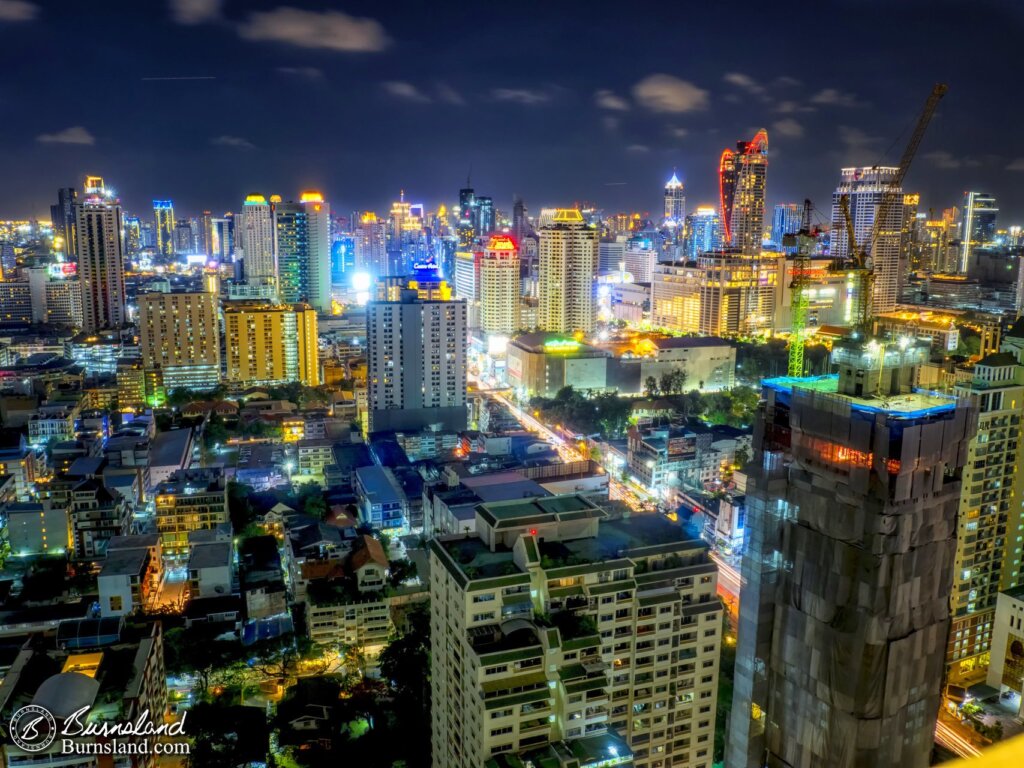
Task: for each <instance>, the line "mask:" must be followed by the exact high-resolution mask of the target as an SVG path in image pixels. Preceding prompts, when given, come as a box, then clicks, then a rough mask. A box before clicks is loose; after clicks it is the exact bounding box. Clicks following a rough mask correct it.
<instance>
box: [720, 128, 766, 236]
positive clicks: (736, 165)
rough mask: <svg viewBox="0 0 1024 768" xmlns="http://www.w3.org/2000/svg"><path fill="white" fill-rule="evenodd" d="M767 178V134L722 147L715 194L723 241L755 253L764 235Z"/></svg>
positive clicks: (761, 131) (758, 134)
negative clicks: (723, 149) (719, 204)
mask: <svg viewBox="0 0 1024 768" xmlns="http://www.w3.org/2000/svg"><path fill="white" fill-rule="evenodd" d="M767 177H768V133H767V131H765V130H764V129H763V128H762V129H761V130H760V131H758V132H757V133H756V134H755V135H754V138H753V139H752V140H751V141H740V142H737V144H736V151H735V152H734V151H733V150H731V149H726V150H725V151H724V152H722V159H721V161H720V163H719V178H718V184H719V196H720V197H721V211H722V225H723V227H724V229H725V232H724V235H725V237H724V240H725V243H726V244H727V245H729V246H731V247H733V248H738V249H739V250H740V252H741V253H745V254H748V255H755V254H757V253H759V252H760V250H761V240H762V238H763V236H764V198H765V186H766V182H767Z"/></svg>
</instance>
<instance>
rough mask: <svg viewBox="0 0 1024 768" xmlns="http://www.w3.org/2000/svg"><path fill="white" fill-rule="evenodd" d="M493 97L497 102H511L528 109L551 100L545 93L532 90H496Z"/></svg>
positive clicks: (492, 93) (493, 91)
mask: <svg viewBox="0 0 1024 768" xmlns="http://www.w3.org/2000/svg"><path fill="white" fill-rule="evenodd" d="M491 96H492V97H493V98H494V99H495V100H497V101H511V102H514V103H515V104H523V105H525V106H528V107H532V106H536V105H537V104H543V103H544V102H546V101H550V100H551V97H550V96H549V95H548V94H546V93H545V92H544V91H539V90H534V89H531V88H495V89H494V90H492V91H491Z"/></svg>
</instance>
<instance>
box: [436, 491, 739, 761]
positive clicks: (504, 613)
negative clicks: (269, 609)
mask: <svg viewBox="0 0 1024 768" xmlns="http://www.w3.org/2000/svg"><path fill="white" fill-rule="evenodd" d="M472 530H473V533H468V532H463V531H457V532H455V531H453V532H452V533H450V534H448V535H440V536H435V537H433V538H431V539H430V543H429V545H428V548H429V557H430V642H431V647H432V649H433V654H432V666H431V673H430V678H431V686H432V692H433V693H432V700H433V701H434V702H435V704H434V706H433V707H432V711H431V733H432V739H431V746H432V750H433V757H434V761H433V765H434V768H481V766H495V767H497V766H502V768H504V767H506V766H536V767H537V768H541V767H543V768H548V766H550V767H551V768H555V766H559V768H561V767H563V766H564V767H566V768H567V767H568V766H577V767H584V766H585V767H586V768H612V766H620V767H621V768H627V766H629V767H632V766H636V767H637V768H641V767H642V768H654V767H655V766H662V767H663V766H667V765H671V766H673V767H674V768H711V765H712V761H713V757H712V755H713V753H714V740H715V714H716V700H717V692H718V674H719V669H718V659H719V652H720V650H721V643H722V602H721V600H719V599H718V597H717V596H716V594H715V588H716V585H717V582H718V573H717V569H716V567H715V564H714V562H712V560H711V558H710V557H709V556H708V551H707V545H706V544H705V543H703V542H701V541H699V540H693V539H689V540H687V538H686V536H685V535H684V534H683V532H682V531H681V530H680V528H679V526H678V525H677V526H672V525H671V524H670V523H668V522H667V521H666V520H665V519H664V518H663V517H661V516H659V515H633V516H632V517H625V518H624V517H622V516H621V513H615V512H613V511H612V510H605V509H602V508H601V507H600V506H599V505H596V504H595V503H593V502H592V501H590V500H588V499H587V498H585V497H583V496H578V495H562V496H553V497H547V498H525V499H524V498H520V499H513V500H510V501H498V502H488V503H483V504H479V505H477V507H476V509H475V519H474V520H473V521H472ZM737 765H738V764H737Z"/></svg>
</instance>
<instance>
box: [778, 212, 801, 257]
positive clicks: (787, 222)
mask: <svg viewBox="0 0 1024 768" xmlns="http://www.w3.org/2000/svg"><path fill="white" fill-rule="evenodd" d="M802 219H803V206H802V205H800V203H779V204H778V205H776V206H775V210H774V211H773V212H772V247H773V248H774V249H775V250H777V251H784V252H786V253H796V246H795V245H793V246H789V247H788V248H787V247H786V246H784V245H783V244H782V237H783V235H791V234H796V233H797V232H799V231H800V226H801V224H802Z"/></svg>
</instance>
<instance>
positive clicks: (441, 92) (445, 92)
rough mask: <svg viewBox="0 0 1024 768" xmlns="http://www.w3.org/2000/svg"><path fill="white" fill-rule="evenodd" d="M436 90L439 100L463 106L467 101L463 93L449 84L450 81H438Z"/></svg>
mask: <svg viewBox="0 0 1024 768" xmlns="http://www.w3.org/2000/svg"><path fill="white" fill-rule="evenodd" d="M434 90H435V91H437V99H438V101H442V102H444V103H445V104H456V105H459V106H461V105H463V104H465V103H466V100H465V99H464V98H463V97H462V94H461V93H459V92H458V91H456V90H455V89H454V88H452V87H451V86H450V85H448V83H437V84H436V85H435V86H434Z"/></svg>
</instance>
